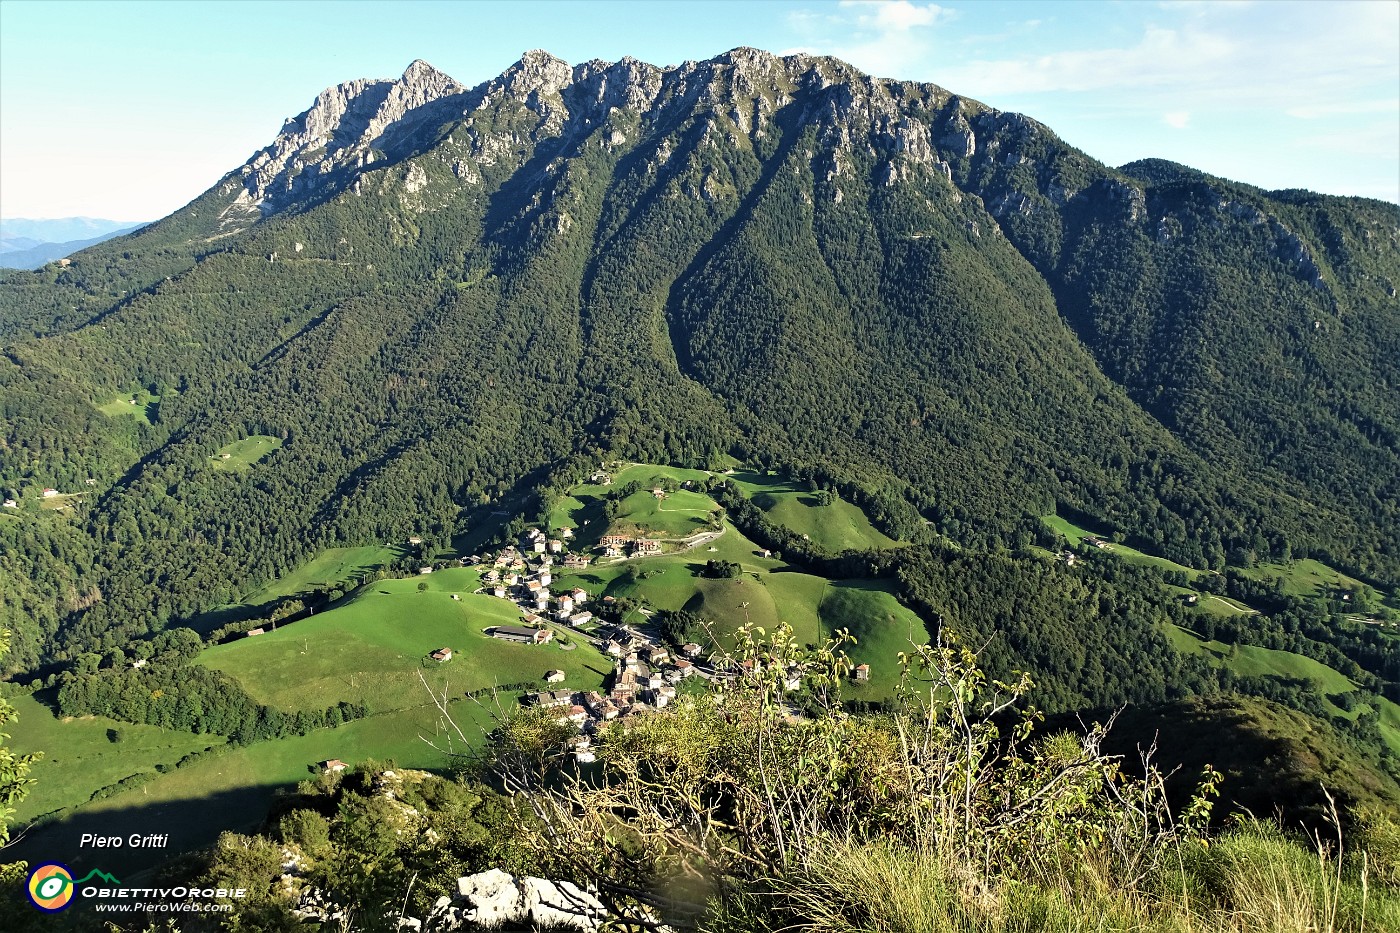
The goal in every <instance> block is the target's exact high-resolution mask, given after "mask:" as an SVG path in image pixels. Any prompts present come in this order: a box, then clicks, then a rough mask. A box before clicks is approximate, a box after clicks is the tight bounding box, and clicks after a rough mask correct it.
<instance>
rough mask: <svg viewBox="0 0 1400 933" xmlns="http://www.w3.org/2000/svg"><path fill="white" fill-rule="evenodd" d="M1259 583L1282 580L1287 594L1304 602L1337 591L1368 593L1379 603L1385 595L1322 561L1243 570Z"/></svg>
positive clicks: (1276, 564)
mask: <svg viewBox="0 0 1400 933" xmlns="http://www.w3.org/2000/svg"><path fill="white" fill-rule="evenodd" d="M1240 572H1241V573H1242V574H1244V575H1245V576H1247V577H1252V578H1254V579H1256V580H1264V581H1273V580H1278V581H1279V583H1280V586H1281V588H1282V590H1283V592H1284V594H1285V595H1288V596H1295V597H1298V598H1300V599H1311V598H1313V597H1318V596H1321V597H1324V598H1326V597H1330V596H1331V594H1332V593H1333V592H1335V591H1337V590H1343V589H1345V590H1353V591H1356V592H1365V593H1367V595H1368V596H1369V597H1370V599H1371V601H1372V602H1373V603H1376V604H1379V603H1380V601H1381V598H1382V594H1380V593H1377V592H1376V590H1375V588H1374V587H1370V586H1367V585H1366V584H1365V583H1362V582H1361V581H1360V580H1357V579H1356V578H1355V577H1349V576H1347V575H1346V574H1344V573H1342V572H1341V571H1339V570H1334V569H1333V568H1331V567H1329V566H1327V565H1326V564H1324V563H1322V561H1319V560H1313V559H1311V558H1302V559H1299V560H1294V561H1289V562H1287V563H1266V564H1256V565H1255V566H1253V567H1249V568H1246V569H1243V570H1241V571H1240Z"/></svg>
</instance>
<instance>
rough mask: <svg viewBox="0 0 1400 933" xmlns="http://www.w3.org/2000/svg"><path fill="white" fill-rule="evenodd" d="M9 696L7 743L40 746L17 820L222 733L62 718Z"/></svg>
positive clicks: (28, 699) (172, 759)
mask: <svg viewBox="0 0 1400 933" xmlns="http://www.w3.org/2000/svg"><path fill="white" fill-rule="evenodd" d="M9 702H10V704H11V705H12V706H14V708H15V711H16V712H17V713H18V714H19V719H18V720H17V721H16V722H14V723H11V724H10V727H9V729H8V731H9V733H10V736H11V741H10V742H9V743H8V744H9V745H10V746H11V747H12V748H13V749H14V751H15V752H17V753H19V754H30V753H33V752H43V757H42V758H41V759H39V761H37V762H35V763H34V766H33V767H32V768H31V769H30V772H29V776H30V778H32V779H33V780H34V781H35V784H34V786H33V787H31V788H30V792H29V796H28V797H26V798H25V799H24V800H23V801H21V802H20V803H19V805H18V806H17V807H16V812H15V818H16V819H17V820H18V821H20V822H23V821H25V820H28V819H33V818H34V817H36V816H38V815H39V814H41V813H48V812H50V811H53V810H60V809H63V808H64V807H71V806H75V805H77V804H81V803H85V802H86V801H87V799H88V798H89V797H90V796H91V795H92V793H93V791H96V790H98V789H99V788H102V787H106V786H107V785H109V784H115V783H116V782H118V781H120V780H121V779H123V778H125V777H128V776H130V775H132V774H137V773H139V772H142V771H150V770H152V769H154V768H155V766H156V765H157V764H163V765H167V766H173V765H174V764H175V763H176V762H177V761H179V760H180V759H181V758H183V757H184V756H185V755H188V754H189V753H190V752H196V751H201V750H203V749H205V748H207V747H208V746H210V745H222V744H223V743H224V739H223V737H222V736H217V735H195V734H194V733H191V732H178V731H175V730H172V729H161V728H159V727H157V726H138V725H133V724H131V723H127V722H122V721H120V720H117V719H108V718H107V717H105V716H84V717H82V718H80V719H71V718H70V719H62V718H59V717H57V716H55V715H54V712H53V710H52V709H51V708H50V707H49V706H47V705H46V704H44V703H42V702H40V701H39V700H38V699H36V698H34V697H33V696H28V695H21V696H15V697H11V698H10V701H9ZM113 738H116V739H118V740H117V741H113Z"/></svg>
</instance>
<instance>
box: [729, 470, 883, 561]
mask: <svg viewBox="0 0 1400 933" xmlns="http://www.w3.org/2000/svg"><path fill="white" fill-rule="evenodd" d="M728 479H730V480H731V481H732V482H733V483H734V484H735V485H736V486H738V487H739V488H740V489H741V490H742V491H743V493H744V495H746V496H747V497H748V498H750V499H752V500H753V503H754V504H755V505H757V506H758V507H759V508H761V509H763V511H764V512H765V513H766V514H767V516H768V520H769V521H771V522H773V523H774V524H775V525H782V526H783V527H785V528H788V529H791V530H792V531H795V532H797V533H798V534H800V535H806V536H807V538H809V539H810V540H811V541H812V543H814V544H816V545H818V546H819V547H822V548H824V549H826V550H828V551H831V552H839V551H844V550H848V549H851V550H858V551H874V550H884V549H885V548H892V547H898V546H899V542H898V541H895V540H894V539H893V538H890V537H888V536H887V535H885V534H883V533H882V532H881V531H880V530H879V529H877V528H876V527H875V526H874V525H872V524H871V523H870V519H869V518H867V517H866V515H865V513H864V512H862V511H861V510H860V507H859V506H856V505H853V504H852V503H850V502H847V501H845V500H844V499H842V498H840V497H839V496H836V497H833V499H832V501H831V504H830V505H818V504H817V499H816V496H815V494H814V493H813V492H812V491H811V490H810V489H808V488H807V485H806V484H805V483H798V482H795V481H793V480H791V479H788V478H785V477H782V476H770V475H767V474H764V473H757V472H754V471H750V470H741V471H736V472H735V473H734V474H732V475H730V476H729V477H728Z"/></svg>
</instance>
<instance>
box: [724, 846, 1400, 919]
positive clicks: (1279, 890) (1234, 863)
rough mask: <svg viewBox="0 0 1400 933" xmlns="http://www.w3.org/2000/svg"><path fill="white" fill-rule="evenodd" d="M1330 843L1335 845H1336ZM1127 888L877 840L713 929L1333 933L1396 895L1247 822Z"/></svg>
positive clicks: (1092, 877) (1073, 873) (1065, 872)
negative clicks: (759, 920)
mask: <svg viewBox="0 0 1400 933" xmlns="http://www.w3.org/2000/svg"><path fill="white" fill-rule="evenodd" d="M1334 843H1335V840H1334ZM1162 854H1163V856H1164V858H1163V860H1162V864H1161V865H1160V866H1159V867H1158V868H1157V869H1156V870H1154V871H1152V872H1151V873H1149V874H1148V876H1147V877H1145V878H1144V879H1142V880H1141V881H1140V882H1138V883H1136V884H1124V883H1123V879H1115V878H1112V877H1106V876H1105V875H1103V874H1102V873H1101V869H1100V868H1099V867H1098V866H1095V865H1093V864H1087V865H1086V864H1078V865H1059V864H1053V863H1052V864H1048V865H1043V866H1041V867H1038V868H1035V869H1032V870H1030V871H1028V872H1026V873H1024V874H1025V875H1026V876H1027V877H1018V878H1016V879H1014V880H1012V879H998V880H996V881H993V882H992V883H990V884H988V883H979V882H978V881H977V880H975V873H974V869H973V868H972V866H967V865H963V864H960V863H959V862H958V861H957V860H956V859H950V858H948V857H946V856H940V855H938V854H936V853H930V852H923V851H911V850H908V849H904V848H900V847H896V846H891V845H889V844H887V843H883V842H872V843H863V844H862V843H856V844H853V843H843V844H835V845H833V846H831V847H830V848H828V849H826V850H825V851H823V852H821V853H820V854H819V855H818V857H817V858H816V859H814V860H813V862H812V864H810V865H808V866H805V870H804V871H802V872H800V873H798V874H797V877H796V878H794V879H790V880H785V881H784V882H782V883H780V884H779V885H777V886H776V887H777V891H776V892H774V894H772V895H769V896H766V897H765V896H751V897H749V898H746V899H744V900H743V901H741V902H740V904H739V905H737V906H735V907H731V908H729V909H728V911H727V912H726V914H725V915H722V916H720V917H718V918H716V919H715V920H714V921H712V922H711V923H710V924H709V926H708V929H709V930H710V931H711V933H741V931H743V933H748V931H751V930H753V929H755V928H756V926H755V923H754V920H755V919H756V918H755V916H754V915H755V914H766V915H771V912H772V910H773V908H774V907H775V906H777V907H778V909H779V911H780V912H781V913H782V914H783V915H785V919H786V918H788V917H790V918H792V921H793V922H792V925H791V927H790V928H791V929H801V930H805V931H814V933H1020V931H1032V930H1034V931H1043V933H1053V931H1063V933H1089V931H1102V933H1109V931H1113V933H1120V931H1123V933H1126V931H1142V933H1343V931H1354V933H1362V931H1365V930H1375V931H1388V930H1397V929H1400V891H1397V890H1396V889H1395V888H1394V887H1393V886H1387V885H1384V884H1380V883H1377V882H1378V879H1377V876H1376V873H1375V872H1374V871H1370V872H1367V874H1366V876H1365V877H1364V879H1363V875H1362V872H1361V871H1360V870H1359V869H1358V867H1357V865H1358V863H1356V862H1355V861H1354V860H1352V861H1351V863H1350V864H1344V863H1343V861H1342V860H1339V859H1338V858H1336V849H1335V845H1334V846H1333V848H1332V849H1330V850H1329V849H1327V847H1326V846H1325V844H1324V846H1323V848H1322V849H1321V850H1320V851H1319V850H1317V849H1314V848H1310V847H1309V845H1308V844H1306V843H1304V842H1302V841H1301V840H1298V839H1296V838H1290V837H1288V836H1286V835H1284V834H1283V833H1281V832H1280V831H1279V830H1278V829H1277V828H1276V827H1274V826H1271V825H1269V824H1267V823H1263V822H1260V821H1248V822H1245V823H1243V824H1240V825H1238V826H1236V827H1235V828H1233V829H1231V830H1229V831H1227V832H1225V833H1224V834H1222V835H1220V836H1218V837H1217V838H1215V839H1214V840H1212V841H1211V842H1210V843H1209V844H1208V845H1199V844H1191V845H1188V846H1182V847H1179V848H1178V849H1176V850H1175V851H1170V852H1166V853H1162Z"/></svg>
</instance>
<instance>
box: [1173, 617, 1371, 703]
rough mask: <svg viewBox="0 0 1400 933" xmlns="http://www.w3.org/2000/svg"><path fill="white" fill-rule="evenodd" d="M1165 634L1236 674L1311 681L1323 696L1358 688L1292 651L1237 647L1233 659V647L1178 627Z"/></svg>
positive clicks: (1188, 650) (1183, 648) (1180, 648)
mask: <svg viewBox="0 0 1400 933" xmlns="http://www.w3.org/2000/svg"><path fill="white" fill-rule="evenodd" d="M1166 633H1167V639H1168V640H1169V641H1170V642H1171V643H1172V646H1173V647H1175V648H1176V649H1177V650H1178V651H1181V652H1182V653H1185V654H1199V655H1205V656H1206V657H1207V659H1208V660H1210V662H1211V663H1212V664H1217V665H1225V666H1228V667H1229V668H1230V669H1231V670H1233V671H1234V672H1235V673H1237V674H1243V675H1246V676H1274V677H1292V678H1296V679H1299V680H1311V681H1313V682H1314V683H1316V684H1317V685H1318V687H1319V689H1321V690H1322V691H1323V692H1324V693H1346V692H1347V691H1349V690H1354V689H1356V685H1355V684H1353V683H1352V682H1351V681H1350V680H1349V679H1347V677H1346V676H1345V675H1343V674H1342V673H1340V672H1339V671H1336V670H1333V669H1332V668H1330V667H1328V666H1327V665H1326V664H1323V663H1322V662H1321V661H1314V660H1313V659H1312V658H1308V657H1304V656H1303V655H1301V654H1295V653H1294V652H1292V651H1280V650H1278V649H1275V648H1260V647H1259V646H1257V645H1238V646H1237V647H1238V651H1236V652H1235V653H1234V656H1233V657H1232V656H1231V647H1232V646H1230V645H1227V644H1225V643H1224V642H1219V641H1206V640H1205V639H1202V638H1201V637H1200V636H1198V635H1196V634H1194V633H1193V632H1188V631H1186V630H1185V629H1182V628H1179V627H1177V626H1175V625H1169V626H1167V629H1166Z"/></svg>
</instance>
